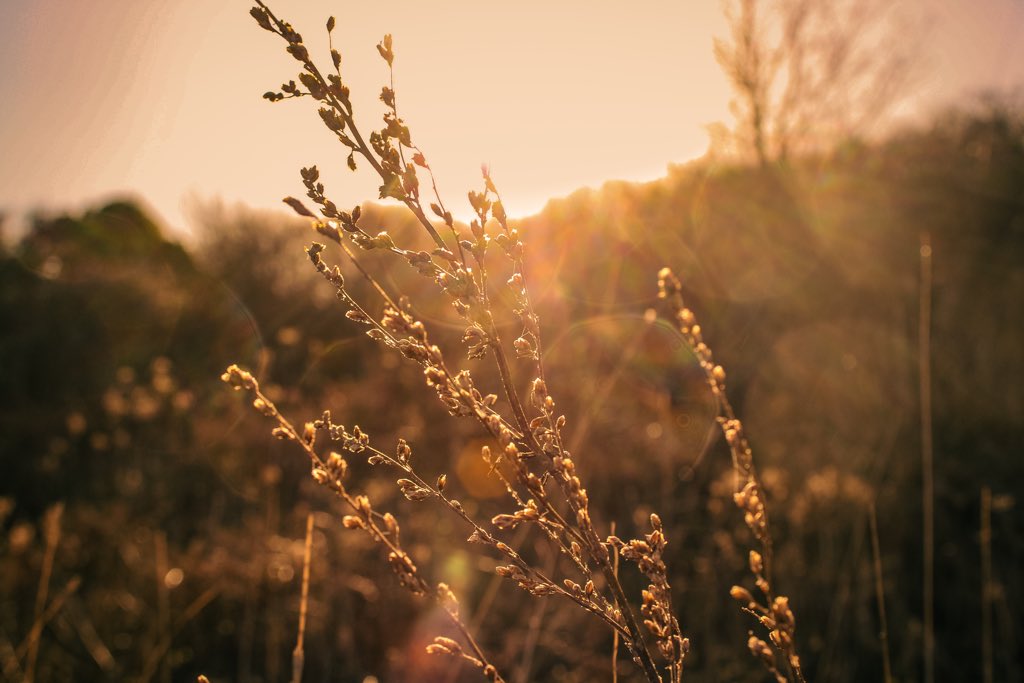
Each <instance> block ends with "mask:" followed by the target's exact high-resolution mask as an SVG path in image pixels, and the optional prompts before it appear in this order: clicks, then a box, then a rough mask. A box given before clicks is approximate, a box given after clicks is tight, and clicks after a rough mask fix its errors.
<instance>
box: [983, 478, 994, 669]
mask: <svg viewBox="0 0 1024 683" xmlns="http://www.w3.org/2000/svg"><path fill="white" fill-rule="evenodd" d="M980 535H981V671H982V675H981V680H982V682H983V683H992V680H993V666H992V653H993V647H992V598H993V597H994V594H995V592H994V590H993V583H992V489H990V488H989V487H987V486H984V487H982V489H981V534H980Z"/></svg>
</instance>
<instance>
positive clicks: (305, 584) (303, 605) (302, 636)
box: [292, 512, 313, 683]
mask: <svg viewBox="0 0 1024 683" xmlns="http://www.w3.org/2000/svg"><path fill="white" fill-rule="evenodd" d="M312 554H313V513H312V512H311V513H309V514H308V515H307V516H306V552H305V555H304V556H303V559H302V599H301V601H300V602H299V635H298V637H297V638H296V640H295V649H294V650H293V651H292V683H301V681H302V669H303V668H304V667H305V664H306V652H305V648H304V646H305V640H306V614H307V610H308V609H309V566H310V564H311V560H312Z"/></svg>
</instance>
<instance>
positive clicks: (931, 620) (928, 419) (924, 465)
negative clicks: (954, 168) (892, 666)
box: [917, 232, 935, 683]
mask: <svg viewBox="0 0 1024 683" xmlns="http://www.w3.org/2000/svg"><path fill="white" fill-rule="evenodd" d="M919 252H920V255H921V258H920V266H921V290H920V298H919V301H918V348H917V362H918V381H919V384H918V392H919V397H920V404H921V471H922V486H921V510H922V518H923V522H922V524H923V528H922V530H921V538H922V540H923V543H924V566H923V574H924V576H923V592H924V596H923V601H924V642H923V648H924V651H923V657H924V682H925V683H935V464H934V454H933V449H932V372H931V357H932V352H931V327H932V245H931V236H930V235H929V234H928V233H927V232H922V233H921V246H920V249H919Z"/></svg>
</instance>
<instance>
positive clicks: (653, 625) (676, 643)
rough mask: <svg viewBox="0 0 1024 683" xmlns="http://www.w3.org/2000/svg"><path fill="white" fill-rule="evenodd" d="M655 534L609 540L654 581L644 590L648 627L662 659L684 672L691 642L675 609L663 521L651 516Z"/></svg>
mask: <svg viewBox="0 0 1024 683" xmlns="http://www.w3.org/2000/svg"><path fill="white" fill-rule="evenodd" d="M651 529H652V530H651V533H649V534H647V535H645V536H644V540H638V539H633V540H631V541H629V543H623V542H622V540H621V539H619V538H618V537H616V536H609V537H608V544H609V545H612V546H614V547H615V548H616V550H618V552H619V554H620V555H621V556H622V558H623V559H625V560H628V561H630V562H634V563H635V564H636V565H637V567H639V568H640V571H641V572H643V573H644V575H645V576H647V578H648V579H650V581H651V584H650V585H649V586H648V587H647V590H645V591H643V604H642V605H641V607H640V611H641V613H642V614H643V615H644V625H645V626H646V627H647V629H648V630H649V631H650V632H651V633H652V634H653V635H654V637H655V639H656V640H657V643H658V650H659V651H660V652H661V655H662V657H664V658H665V659H666V660H667V661H669V662H671V663H672V664H673V666H674V667H675V668H677V669H678V670H679V671H682V665H683V659H684V658H685V657H686V654H687V653H688V652H689V651H690V639H689V638H685V637H683V635H682V631H681V630H680V628H679V621H678V620H677V619H676V617H675V615H674V613H673V610H672V593H671V589H670V587H669V583H668V568H667V567H666V566H665V561H664V559H663V556H664V552H665V547H666V546H667V545H668V541H667V540H666V539H665V534H664V530H663V528H662V524H661V518H660V517H658V515H656V514H652V515H651Z"/></svg>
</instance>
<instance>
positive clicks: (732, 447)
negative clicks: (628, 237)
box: [658, 268, 804, 682]
mask: <svg viewBox="0 0 1024 683" xmlns="http://www.w3.org/2000/svg"><path fill="white" fill-rule="evenodd" d="M658 296H659V298H661V299H663V300H665V301H666V302H667V303H668V305H669V308H670V311H671V313H672V317H673V319H674V322H675V324H676V326H677V328H678V330H679V332H680V333H681V334H682V335H683V338H684V339H685V340H686V342H687V344H689V346H690V348H691V349H692V350H693V353H694V355H695V356H696V357H697V360H698V362H699V363H700V366H701V369H702V370H703V371H704V377H705V381H706V382H707V385H708V387H709V388H710V389H711V393H712V395H713V396H714V397H715V399H716V400H717V401H718V405H719V417H718V424H719V427H720V428H721V430H722V435H723V436H724V437H725V441H726V443H727V444H728V446H729V451H730V454H731V456H732V463H733V469H734V471H735V472H736V481H737V490H736V492H735V493H734V494H733V502H735V503H736V506H737V507H738V508H739V509H740V510H741V511H742V512H743V521H744V522H745V523H746V525H747V527H748V528H749V529H750V531H751V533H752V534H753V536H754V538H755V539H756V540H757V541H758V542H759V543H760V545H761V548H762V551H763V553H762V552H758V551H756V550H751V551H750V571H751V573H752V574H753V575H754V582H755V584H756V585H757V588H758V590H759V591H760V592H761V593H762V594H763V595H764V597H765V603H764V604H762V603H761V602H759V601H758V600H756V599H755V598H754V596H753V595H752V594H751V593H750V591H748V590H747V589H745V588H743V587H741V586H733V587H732V589H731V590H730V591H729V594H730V595H731V596H732V598H733V599H734V600H736V601H737V602H738V603H739V604H740V606H741V608H742V609H744V610H746V611H748V612H750V613H751V614H752V615H754V616H755V617H757V619H758V621H759V623H760V624H761V625H762V626H763V627H764V628H766V629H767V630H768V636H769V640H770V641H771V643H772V645H774V646H775V648H776V651H777V652H778V654H779V655H781V656H782V658H783V660H784V661H785V662H786V665H787V666H788V670H789V671H792V673H793V677H794V678H795V680H797V681H800V682H802V681H803V680H804V677H803V672H802V669H801V666H800V657H799V656H798V655H797V651H796V640H795V632H796V619H795V618H794V616H793V612H792V611H791V610H790V609H789V601H788V599H787V598H786V597H784V596H781V595H775V594H774V591H773V588H772V584H771V571H770V569H771V552H772V539H771V531H770V529H769V527H768V513H767V511H766V508H765V500H764V492H763V491H764V489H763V487H762V486H761V482H760V480H759V479H758V476H757V471H756V469H755V468H754V459H753V452H752V450H751V448H750V443H749V442H748V441H747V437H746V433H745V432H744V429H743V424H742V423H741V422H740V420H739V419H738V418H737V417H736V414H735V411H734V410H733V408H732V405H731V404H730V403H729V398H728V396H727V395H726V391H725V380H726V374H725V369H724V368H723V367H722V366H721V365H718V364H716V363H715V362H714V358H713V356H712V353H711V349H710V348H709V347H708V345H707V344H706V343H705V342H704V338H703V336H702V332H701V327H700V325H699V324H698V322H697V318H696V316H695V315H694V313H693V311H691V310H690V309H689V308H687V307H686V306H685V305H683V296H682V284H681V283H680V282H679V280H678V278H676V276H675V275H674V274H673V273H672V271H671V270H669V269H668V268H662V269H661V271H659V273H658ZM748 645H749V648H750V651H751V653H752V654H753V655H754V656H755V657H756V658H758V659H759V660H761V661H762V662H763V663H764V664H765V666H767V667H768V669H769V671H770V672H771V673H772V674H773V675H774V676H776V678H777V679H778V680H779V681H783V682H785V681H787V680H788V679H787V678H786V677H785V676H783V675H782V673H780V671H779V669H778V667H777V666H776V663H775V659H776V658H775V653H774V652H773V651H772V650H771V649H770V648H769V647H768V645H767V644H766V643H765V642H764V641H763V640H760V639H758V638H756V637H754V636H753V635H752V636H751V637H750V641H749V643H748Z"/></svg>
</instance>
